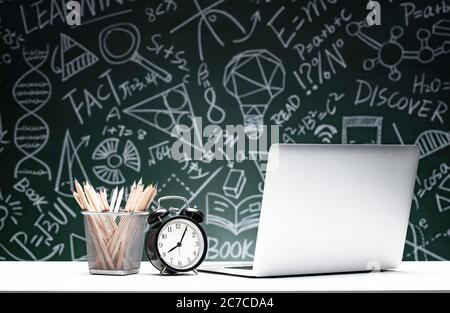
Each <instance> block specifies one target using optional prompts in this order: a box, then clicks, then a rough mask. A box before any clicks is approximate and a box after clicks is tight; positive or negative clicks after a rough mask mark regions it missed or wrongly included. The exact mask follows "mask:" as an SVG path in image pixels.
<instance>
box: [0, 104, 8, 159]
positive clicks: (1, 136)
mask: <svg viewBox="0 0 450 313" xmlns="http://www.w3.org/2000/svg"><path fill="white" fill-rule="evenodd" d="M7 134H8V131H7V130H3V123H2V112H1V111H0V154H1V153H2V152H3V150H4V148H5V147H4V146H5V145H7V144H9V141H8V140H6V139H5V138H6V135H7Z"/></svg>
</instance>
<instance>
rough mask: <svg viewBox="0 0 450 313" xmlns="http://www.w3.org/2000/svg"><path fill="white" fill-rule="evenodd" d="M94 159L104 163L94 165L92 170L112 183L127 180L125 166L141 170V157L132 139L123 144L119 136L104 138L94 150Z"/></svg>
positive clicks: (103, 179)
mask: <svg viewBox="0 0 450 313" xmlns="http://www.w3.org/2000/svg"><path fill="white" fill-rule="evenodd" d="M92 160H94V161H100V162H101V163H103V164H100V165H94V167H93V168H92V171H93V172H94V174H95V175H96V176H97V178H98V179H100V180H101V181H103V182H105V183H107V184H111V185H118V184H123V183H124V182H125V176H124V175H123V171H124V170H125V168H129V169H131V170H133V171H134V172H137V173H138V172H139V171H140V170H141V157H140V155H139V151H138V150H137V148H136V146H135V145H134V143H133V142H132V141H131V140H127V141H126V142H125V144H121V142H120V140H119V139H118V138H108V139H105V140H103V141H102V142H101V143H100V144H99V145H98V146H97V148H96V149H95V150H94V153H93V154H92Z"/></svg>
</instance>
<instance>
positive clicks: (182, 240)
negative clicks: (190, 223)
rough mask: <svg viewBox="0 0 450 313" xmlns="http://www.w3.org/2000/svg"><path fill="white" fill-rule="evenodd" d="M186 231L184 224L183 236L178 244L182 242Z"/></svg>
mask: <svg viewBox="0 0 450 313" xmlns="http://www.w3.org/2000/svg"><path fill="white" fill-rule="evenodd" d="M186 231H187V226H186V228H185V229H184V232H183V236H181V239H180V244H181V243H182V242H183V239H184V235H186Z"/></svg>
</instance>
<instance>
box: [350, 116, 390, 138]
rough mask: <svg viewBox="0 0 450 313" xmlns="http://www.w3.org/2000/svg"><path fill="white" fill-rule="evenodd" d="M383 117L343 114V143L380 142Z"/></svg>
mask: <svg viewBox="0 0 450 313" xmlns="http://www.w3.org/2000/svg"><path fill="white" fill-rule="evenodd" d="M382 127H383V117H381V116H344V117H342V143H343V144H355V143H357V144H377V145H379V144H381V134H382Z"/></svg>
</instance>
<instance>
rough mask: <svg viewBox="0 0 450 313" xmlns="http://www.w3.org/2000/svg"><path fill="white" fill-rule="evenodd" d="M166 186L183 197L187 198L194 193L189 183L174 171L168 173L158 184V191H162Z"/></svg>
mask: <svg viewBox="0 0 450 313" xmlns="http://www.w3.org/2000/svg"><path fill="white" fill-rule="evenodd" d="M166 188H168V189H169V190H176V192H177V194H181V195H183V196H184V197H185V198H189V197H191V196H192V195H193V194H194V192H193V191H192V190H191V188H190V187H189V185H188V184H186V182H185V181H184V180H182V179H181V178H179V177H178V176H177V175H176V174H175V173H172V174H170V176H169V177H167V179H166V180H164V181H163V182H162V184H158V193H162V192H163V191H164V190H165V189H166Z"/></svg>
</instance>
